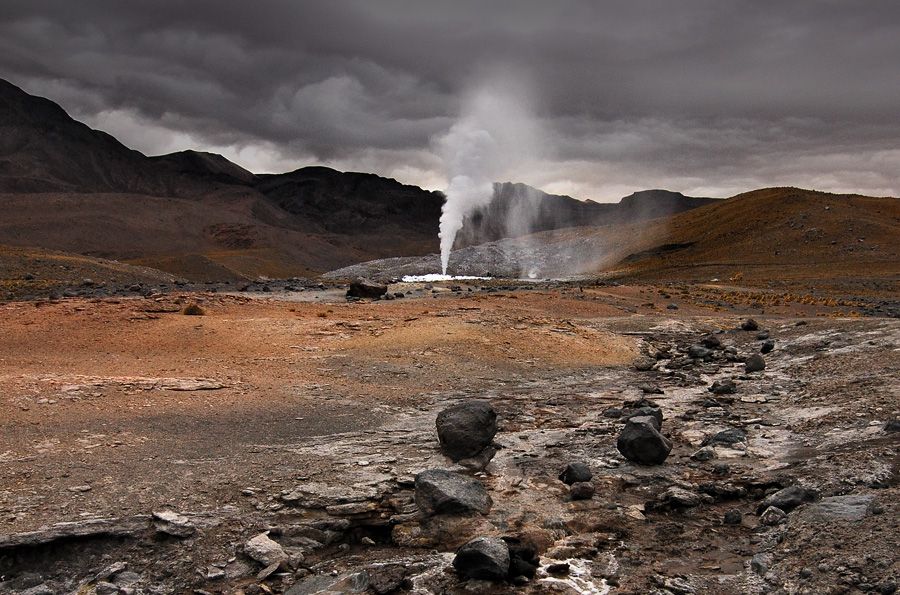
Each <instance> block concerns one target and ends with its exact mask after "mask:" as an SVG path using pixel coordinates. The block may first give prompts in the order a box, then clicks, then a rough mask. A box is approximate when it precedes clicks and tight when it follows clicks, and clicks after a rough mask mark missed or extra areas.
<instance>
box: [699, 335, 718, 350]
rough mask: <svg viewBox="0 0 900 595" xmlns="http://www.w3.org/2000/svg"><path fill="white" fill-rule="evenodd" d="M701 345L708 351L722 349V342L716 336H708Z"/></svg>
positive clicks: (701, 341)
mask: <svg viewBox="0 0 900 595" xmlns="http://www.w3.org/2000/svg"><path fill="white" fill-rule="evenodd" d="M700 343H701V344H702V345H703V346H704V347H706V348H708V349H721V348H722V341H721V340H720V339H719V338H718V337H717V336H715V335H706V336H705V337H703V338H702V339H701V340H700Z"/></svg>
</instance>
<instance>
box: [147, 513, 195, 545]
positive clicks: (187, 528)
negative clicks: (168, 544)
mask: <svg viewBox="0 0 900 595" xmlns="http://www.w3.org/2000/svg"><path fill="white" fill-rule="evenodd" d="M153 526H154V527H155V528H156V531H157V532H158V533H165V534H166V535H171V536H173V537H182V538H184V537H190V536H191V535H193V534H194V533H196V532H197V527H195V526H194V523H192V522H191V520H190V519H189V518H187V517H186V516H184V515H182V514H178V513H177V512H173V511H171V510H163V511H160V512H154V513H153Z"/></svg>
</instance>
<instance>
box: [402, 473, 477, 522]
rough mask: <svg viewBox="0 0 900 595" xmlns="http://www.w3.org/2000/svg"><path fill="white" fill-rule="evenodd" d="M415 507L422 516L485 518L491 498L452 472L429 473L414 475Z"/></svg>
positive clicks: (472, 483) (472, 480) (469, 479)
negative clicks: (478, 514) (478, 516)
mask: <svg viewBox="0 0 900 595" xmlns="http://www.w3.org/2000/svg"><path fill="white" fill-rule="evenodd" d="M415 486H416V492H415V500H416V505H417V506H418V507H419V510H420V511H421V512H422V514H424V515H426V516H432V515H436V514H461V513H462V514H465V513H480V514H487V513H488V512H489V511H490V509H491V505H492V502H491V497H490V496H489V495H488V493H487V491H486V490H485V489H484V485H482V483H481V482H480V481H478V480H477V479H471V478H469V477H466V476H464V475H460V474H459V473H454V472H453V471H445V470H443V469H430V470H428V471H423V472H422V473H419V474H418V475H416V483H415Z"/></svg>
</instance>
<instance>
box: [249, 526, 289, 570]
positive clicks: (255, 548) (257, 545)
mask: <svg viewBox="0 0 900 595" xmlns="http://www.w3.org/2000/svg"><path fill="white" fill-rule="evenodd" d="M244 553H245V554H247V556H249V557H250V558H253V559H254V560H256V561H257V562H259V563H260V564H263V565H264V566H269V565H270V564H275V563H276V562H283V561H284V560H287V558H288V555H287V553H285V551H284V548H282V547H281V545H280V544H279V543H278V542H276V541H273V540H271V539H269V532H268V531H266V532H265V533H260V534H259V535H257V536H255V537H253V538H252V539H250V540H249V541H247V543H245V544H244Z"/></svg>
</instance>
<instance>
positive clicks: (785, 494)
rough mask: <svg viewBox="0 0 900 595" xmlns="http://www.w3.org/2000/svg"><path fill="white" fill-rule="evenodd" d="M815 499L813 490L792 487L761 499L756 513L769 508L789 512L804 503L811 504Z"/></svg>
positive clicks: (815, 495)
mask: <svg viewBox="0 0 900 595" xmlns="http://www.w3.org/2000/svg"><path fill="white" fill-rule="evenodd" d="M816 497H817V494H816V492H815V491H814V490H810V489H808V488H804V487H803V486H799V485H792V486H789V487H786V488H784V489H782V490H778V491H777V492H775V493H774V494H770V495H769V496H767V497H766V498H764V499H763V501H762V503H760V505H759V507H758V508H757V512H758V511H760V510H765V509H766V508H769V507H770V506H774V507H777V508H780V509H781V510H783V511H785V512H790V511H792V510H794V509H795V508H797V507H798V506H800V505H801V504H804V503H806V502H812V501H813V500H815V499H816Z"/></svg>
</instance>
